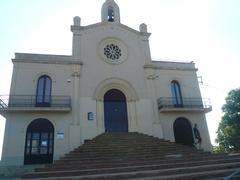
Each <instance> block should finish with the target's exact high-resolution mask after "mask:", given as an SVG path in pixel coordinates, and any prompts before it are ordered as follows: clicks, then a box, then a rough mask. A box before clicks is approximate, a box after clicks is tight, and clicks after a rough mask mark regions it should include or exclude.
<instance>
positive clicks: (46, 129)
mask: <svg viewBox="0 0 240 180" xmlns="http://www.w3.org/2000/svg"><path fill="white" fill-rule="evenodd" d="M53 141H54V126H53V124H52V123H51V122H50V121H49V120H47V119H36V120H34V121H32V122H31V123H30V124H29V125H28V127H27V133H26V141H25V152H24V164H46V163H52V162H53Z"/></svg>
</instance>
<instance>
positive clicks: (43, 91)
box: [36, 75, 52, 106]
mask: <svg viewBox="0 0 240 180" xmlns="http://www.w3.org/2000/svg"><path fill="white" fill-rule="evenodd" d="M51 89H52V80H51V78H50V77H49V76H47V75H43V76H41V77H40V78H39V79H38V84H37V95H36V106H50V101H51Z"/></svg>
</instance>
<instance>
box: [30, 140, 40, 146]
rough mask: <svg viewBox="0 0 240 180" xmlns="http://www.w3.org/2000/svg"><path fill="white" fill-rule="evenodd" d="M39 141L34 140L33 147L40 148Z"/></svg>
mask: <svg viewBox="0 0 240 180" xmlns="http://www.w3.org/2000/svg"><path fill="white" fill-rule="evenodd" d="M38 142H39V140H34V139H33V140H32V147H38V146H39V143H38Z"/></svg>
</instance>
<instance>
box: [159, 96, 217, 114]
mask: <svg viewBox="0 0 240 180" xmlns="http://www.w3.org/2000/svg"><path fill="white" fill-rule="evenodd" d="M158 109H159V111H160V112H194V111H195V112H205V113H207V112H210V111H211V110H212V106H211V102H210V99H202V98H188V97H187V98H182V100H181V103H176V100H175V98H173V97H160V98H159V99H158Z"/></svg>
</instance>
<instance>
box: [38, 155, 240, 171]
mask: <svg viewBox="0 0 240 180" xmlns="http://www.w3.org/2000/svg"><path fill="white" fill-rule="evenodd" d="M233 162H240V158H238V159H218V160H208V164H212V165H214V164H223V163H233ZM205 164H206V161H200V160H199V161H188V162H186V161H183V162H164V163H163V162H161V163H152V164H151V162H149V163H148V164H147V163H142V164H140V163H139V164H136V163H132V164H124V165H123V164H115V165H113V164H109V166H101V164H99V166H92V167H91V166H83V165H82V166H81V165H80V164H69V165H64V164H63V165H60V166H57V165H55V166H54V165H53V166H52V167H48V168H47V167H46V168H44V169H36V172H48V171H64V170H83V171H86V170H88V171H94V172H95V171H99V170H100V171H101V170H103V171H104V170H116V169H129V170H133V169H136V168H138V169H142V170H147V169H149V170H150V169H151V170H154V169H164V168H176V167H189V166H200V165H205Z"/></svg>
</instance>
